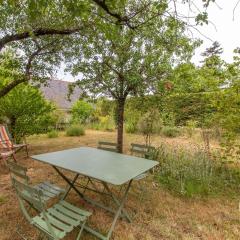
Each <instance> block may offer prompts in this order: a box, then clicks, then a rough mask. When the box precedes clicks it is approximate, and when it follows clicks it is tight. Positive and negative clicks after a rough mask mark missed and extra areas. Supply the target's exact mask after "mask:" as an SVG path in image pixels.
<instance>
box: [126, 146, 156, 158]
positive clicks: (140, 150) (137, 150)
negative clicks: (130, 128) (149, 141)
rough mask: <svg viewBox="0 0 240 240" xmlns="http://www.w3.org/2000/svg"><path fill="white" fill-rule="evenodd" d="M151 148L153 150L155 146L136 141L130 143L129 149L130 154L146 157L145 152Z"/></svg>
mask: <svg viewBox="0 0 240 240" xmlns="http://www.w3.org/2000/svg"><path fill="white" fill-rule="evenodd" d="M153 150H155V148H154V147H152V146H146V145H143V144H137V143H132V144H131V149H130V151H131V154H132V155H137V156H141V157H146V156H147V154H148V153H149V152H150V151H153Z"/></svg>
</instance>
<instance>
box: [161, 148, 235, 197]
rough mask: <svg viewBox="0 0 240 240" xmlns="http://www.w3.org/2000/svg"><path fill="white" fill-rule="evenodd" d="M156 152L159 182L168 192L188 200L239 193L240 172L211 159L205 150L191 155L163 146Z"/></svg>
mask: <svg viewBox="0 0 240 240" xmlns="http://www.w3.org/2000/svg"><path fill="white" fill-rule="evenodd" d="M157 151H158V155H157V156H158V160H159V162H160V165H159V169H158V171H157V173H156V175H157V179H158V181H159V182H160V183H161V184H162V185H163V186H165V187H167V188H168V189H169V190H171V191H173V192H175V193H178V194H181V195H184V196H187V197H193V196H206V195H216V194H226V193H227V194H238V189H239V187H238V186H239V184H240V172H239V171H238V170H234V169H233V168H230V167H228V166H226V165H223V164H222V163H221V161H217V160H216V159H214V160H213V159H211V158H210V157H209V156H208V155H207V154H206V153H205V152H204V151H203V150H202V149H196V150H195V151H192V152H190V151H189V150H188V151H187V150H184V149H179V148H178V149H175V148H174V149H173V148H169V147H168V146H166V145H161V146H160V147H159V148H158V149H157Z"/></svg>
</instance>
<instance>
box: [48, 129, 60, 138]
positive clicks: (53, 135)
mask: <svg viewBox="0 0 240 240" xmlns="http://www.w3.org/2000/svg"><path fill="white" fill-rule="evenodd" d="M47 136H48V138H57V137H58V132H57V131H55V130H52V131H51V132H49V133H48V134H47Z"/></svg>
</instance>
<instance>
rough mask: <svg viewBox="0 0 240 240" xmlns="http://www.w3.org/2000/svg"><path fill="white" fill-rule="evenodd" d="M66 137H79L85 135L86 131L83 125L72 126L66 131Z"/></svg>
mask: <svg viewBox="0 0 240 240" xmlns="http://www.w3.org/2000/svg"><path fill="white" fill-rule="evenodd" d="M66 135H67V136H70V137H77V136H83V135H85V129H84V127H83V126H82V125H77V124H74V125H71V126H70V127H68V128H67V130H66Z"/></svg>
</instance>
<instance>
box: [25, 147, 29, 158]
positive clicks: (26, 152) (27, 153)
mask: <svg viewBox="0 0 240 240" xmlns="http://www.w3.org/2000/svg"><path fill="white" fill-rule="evenodd" d="M25 149H26V153H27V157H29V152H28V146H27V145H26V147H25Z"/></svg>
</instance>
